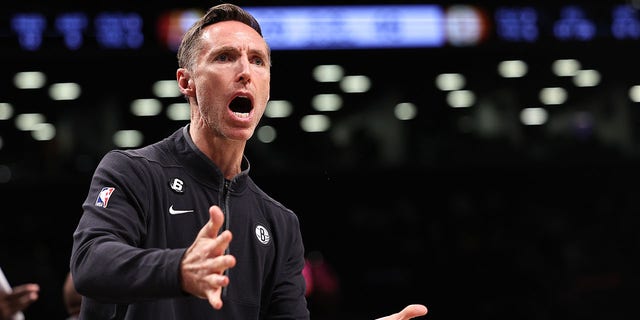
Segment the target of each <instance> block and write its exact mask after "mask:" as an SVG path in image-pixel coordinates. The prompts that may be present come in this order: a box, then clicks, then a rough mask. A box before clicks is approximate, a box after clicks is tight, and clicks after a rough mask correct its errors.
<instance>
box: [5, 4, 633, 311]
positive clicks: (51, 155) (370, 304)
mask: <svg viewBox="0 0 640 320" xmlns="http://www.w3.org/2000/svg"><path fill="white" fill-rule="evenodd" d="M56 3H57V6H55V7H54V6H51V5H49V4H47V3H46V2H42V3H41V2H33V1H26V2H23V1H21V2H19V3H11V4H7V6H8V8H9V9H8V10H7V11H6V12H5V13H3V17H7V16H8V14H10V13H11V12H17V11H21V10H24V9H25V8H28V9H30V10H52V11H54V12H55V11H64V10H67V9H70V8H74V9H77V8H80V9H83V10H88V11H90V10H98V9H100V8H122V9H123V10H125V9H130V10H136V11H138V12H147V13H148V14H149V15H150V16H152V15H153V14H155V13H157V12H158V11H160V10H161V9H166V8H170V7H187V6H188V5H187V3H185V2H182V1H181V2H171V1H167V2H163V3H162V4H158V3H157V2H154V3H153V4H151V3H149V2H140V1H128V2H124V1H122V2H120V1H116V2H110V1H103V2H99V1H98V2H95V3H93V4H92V7H87V5H86V4H85V3H84V2H74V1H62V2H56ZM188 3H189V5H192V6H199V7H203V8H204V7H208V6H209V5H210V4H211V3H212V2H204V1H190V2H188ZM236 3H237V4H239V5H243V6H249V5H266V3H263V2H258V1H255V2H249V1H242V2H236ZM329 3H331V2H322V4H329ZM334 3H335V4H346V3H345V2H334ZM348 3H354V4H374V3H384V2H382V1H349V2H348ZM387 3H394V2H387ZM403 3H407V4H409V3H421V2H419V1H407V2H403ZM429 3H433V4H441V5H451V4H457V3H458V2H454V1H433V2H429ZM467 3H472V4H476V5H478V6H482V7H483V8H486V9H487V10H488V12H492V10H493V9H495V8H496V7H498V6H501V5H507V4H508V5H530V6H534V7H536V8H539V9H541V10H545V12H549V13H551V14H550V16H553V14H554V13H557V11H558V8H560V7H561V6H563V5H565V4H575V3H578V4H580V5H585V6H587V7H589V8H591V11H590V12H591V13H592V14H593V15H594V16H593V17H592V18H593V19H594V20H599V21H606V20H607V19H609V12H607V10H608V9H609V8H610V6H612V5H613V4H614V2H611V3H605V2H604V1H597V2H596V1H592V2H586V1H574V2H570V1H554V2H537V1H536V2H534V1H519V2H513V1H509V2H500V1H489V2H487V1H475V2H473V1H471V2H467ZM618 3H630V4H633V2H624V1H621V2H618ZM269 4H270V5H307V4H308V5H316V4H318V2H313V1H272V2H269ZM549 19H551V18H550V17H549ZM541 23H542V24H544V23H545V22H544V21H542V22H541ZM3 24H5V25H6V23H5V22H3ZM4 28H5V29H7V28H6V27H4ZM603 28H604V29H606V27H603ZM604 29H603V30H604ZM3 30H4V29H3ZM1 36H2V37H1V39H2V40H1V41H2V43H3V49H2V50H0V58H1V59H0V68H1V69H2V74H3V76H2V77H1V78H0V81H2V83H0V94H1V95H0V100H3V101H10V102H11V103H13V104H15V105H16V106H17V107H18V109H19V110H39V111H43V112H45V113H46V114H47V116H48V117H49V118H50V119H51V121H53V122H54V123H56V124H59V125H60V128H65V129H63V130H60V131H59V134H58V136H57V138H56V139H54V140H52V141H46V142H42V141H34V140H33V139H31V138H30V136H29V135H28V134H25V133H23V132H18V131H17V130H16V129H15V127H14V124H13V123H12V122H11V121H10V120H5V121H0V135H1V136H2V149H0V164H2V165H3V169H2V170H6V169H10V170H11V172H12V174H11V178H10V179H9V180H8V181H5V182H4V183H0V205H1V206H2V212H1V217H2V218H1V219H0V266H2V269H3V271H4V272H5V274H6V275H7V277H8V278H9V281H10V282H11V283H12V284H13V285H17V284H21V283H26V282H37V283H39V284H40V285H41V296H40V299H39V300H38V301H37V302H36V303H34V304H33V305H32V306H31V307H30V308H29V309H28V310H26V311H25V314H26V316H27V319H32V320H33V319H64V318H65V317H66V314H65V311H64V308H63V303H62V295H61V293H62V283H63V281H64V277H65V275H66V272H67V271H68V262H69V255H70V247H71V236H72V233H73V230H74V228H75V224H76V223H77V221H78V219H79V217H80V215H81V208H80V205H81V203H82V202H83V201H84V199H85V197H86V192H87V189H88V185H89V180H90V177H91V173H92V170H93V168H94V167H95V165H96V164H97V161H99V159H100V157H101V156H102V155H103V154H104V153H105V152H106V151H107V150H109V149H112V148H114V146H113V144H112V143H111V142H110V135H111V134H112V133H113V131H114V130H115V129H120V128H137V129H140V130H142V131H143V132H144V133H145V143H151V142H153V141H155V140H157V139H160V138H162V137H164V136H165V135H167V134H169V133H171V132H173V131H174V130H176V129H177V128H179V127H181V126H182V125H184V124H185V123H179V122H172V121H169V120H163V119H153V120H149V121H147V120H144V121H141V120H139V119H134V118H133V117H132V116H130V115H128V114H127V110H128V109H127V108H128V101H130V100H131V99H132V98H139V97H145V96H149V95H150V93H149V86H150V84H151V83H153V81H155V80H157V79H159V78H169V79H171V78H174V77H175V67H176V62H175V56H174V53H172V52H167V51H166V50H162V49H160V48H153V47H146V48H145V49H143V50H139V51H101V50H98V49H91V48H87V49H85V50H80V51H79V52H67V51H65V50H64V49H62V48H59V47H58V45H56V43H55V41H54V40H51V39H49V40H47V39H45V44H44V46H43V49H41V50H39V51H38V52H24V51H22V50H20V48H19V47H18V45H17V43H16V41H15V38H13V37H12V36H11V35H10V34H2V35H1ZM639 54H640V46H639V43H638V41H637V40H636V41H616V40H613V39H611V38H610V37H607V36H606V35H601V36H599V37H598V38H597V39H595V40H593V41H588V42H573V41H566V42H560V41H554V40H553V39H551V38H550V37H548V36H547V38H544V37H543V38H541V40H540V41H538V42H536V43H533V44H514V43H505V42H501V41H499V40H498V39H496V37H495V34H491V35H490V37H489V39H488V40H487V41H486V42H485V43H483V44H480V45H478V46H472V47H464V48H460V47H452V46H446V47H442V48H407V49H379V50H316V51H274V52H273V61H274V62H273V68H272V94H271V96H272V99H289V100H291V101H293V102H294V103H295V104H296V105H297V106H299V108H297V109H296V112H297V113H296V114H294V116H293V118H291V119H264V122H263V123H265V124H269V125H272V126H274V127H276V128H277V129H278V130H279V132H278V139H276V140H275V141H274V142H273V143H270V144H263V143H261V142H259V141H257V140H255V139H254V140H252V141H250V143H249V145H248V147H247V156H248V157H249V159H250V161H251V163H252V169H251V170H252V175H253V178H254V179H255V180H256V181H257V183H258V184H259V185H261V186H262V188H263V189H264V190H265V191H267V192H268V193H269V194H271V195H272V196H273V197H274V198H276V199H277V200H279V201H280V202H282V203H283V204H284V205H286V206H287V207H289V208H291V209H293V210H294V211H295V212H296V213H297V214H298V215H299V217H300V221H301V226H302V229H303V230H302V231H303V236H304V239H305V243H306V247H307V250H308V252H309V253H310V254H311V253H320V254H321V255H322V257H323V259H324V261H325V262H327V263H328V264H329V265H330V267H331V268H332V270H333V271H334V272H335V274H336V276H337V278H338V279H339V283H340V287H339V291H338V292H334V294H333V295H332V296H331V297H326V296H322V295H321V292H317V293H316V294H315V295H313V296H311V298H310V307H311V309H312V311H313V314H314V318H327V319H372V318H374V317H377V316H381V315H384V314H389V313H392V312H395V311H397V310H399V309H400V308H402V307H403V306H404V305H406V304H408V303H423V304H425V305H427V306H428V307H429V310H430V311H429V315H428V316H427V317H426V318H428V319H465V318H466V319H471V318H473V319H585V320H586V319H608V320H612V319H629V318H631V317H633V316H634V315H635V310H634V308H633V307H634V306H635V304H636V301H637V300H638V298H639V294H638V289H640V284H639V280H640V279H638V274H637V268H638V261H639V260H638V252H637V251H638V248H640V237H639V236H638V235H637V232H636V229H637V227H638V225H639V223H640V221H639V220H640V215H638V210H639V206H638V194H639V191H640V188H639V187H638V181H639V180H638V178H639V177H640V171H639V170H638V164H637V161H638V156H639V154H638V151H640V148H639V145H638V133H637V128H638V120H639V118H638V114H637V110H636V109H637V108H638V103H634V102H632V101H630V100H629V97H628V96H627V91H628V89H629V88H630V87H631V86H633V85H638V84H640V79H639V76H638V71H640V70H639V64H638V57H639V56H640V55H639ZM511 58H520V59H523V60H526V61H527V62H528V63H529V65H530V69H531V76H529V77H528V78H527V79H518V80H505V79H501V78H499V77H498V76H497V75H496V72H495V65H496V63H497V62H498V61H501V60H505V59H511ZM560 58H577V59H580V60H581V61H582V62H583V64H584V67H585V68H594V69H597V70H599V71H600V72H601V74H602V82H601V84H600V85H599V86H597V87H595V88H575V87H572V86H571V85H570V82H569V81H568V80H558V79H556V78H554V77H553V76H552V75H551V73H550V71H549V68H550V64H551V62H552V61H554V60H555V59H560ZM320 63H337V64H341V65H343V66H344V67H345V70H346V72H347V73H348V74H367V75H368V76H370V78H371V79H372V83H373V85H372V90H371V91H370V92H367V93H363V94H357V95H355V96H351V97H348V98H346V101H345V104H346V105H347V106H348V107H345V108H343V110H341V111H339V112H337V113H335V114H334V115H332V117H333V118H332V120H333V121H334V122H335V123H336V124H342V125H345V124H346V125H348V126H350V127H351V128H354V132H355V133H354V136H353V137H354V138H353V140H352V143H351V144H349V145H346V146H344V145H336V144H335V143H334V141H333V140H332V138H331V135H330V134H329V133H315V134H309V133H304V132H302V131H300V130H299V129H298V126H297V119H299V117H301V116H302V115H303V114H305V113H308V112H309V110H310V108H311V107H310V106H309V100H310V97H311V96H312V95H314V94H317V93H321V92H325V91H330V90H334V89H335V88H332V87H330V85H326V86H322V85H319V84H317V83H314V82H313V81H312V79H311V76H310V73H311V70H312V68H313V67H314V66H315V65H317V64H320ZM31 69H38V70H46V71H47V72H48V73H49V74H50V77H51V78H50V79H49V81H50V82H56V81H77V82H79V83H82V84H83V86H84V88H83V90H84V91H83V95H82V97H81V99H79V100H78V101H76V102H73V103H69V104H66V105H57V104H56V103H52V102H50V101H49V100H48V99H47V98H46V92H44V91H43V92H39V91H36V92H30V93H24V92H20V91H19V90H17V89H15V88H13V85H12V82H11V81H12V80H11V77H12V75H13V74H14V73H15V72H17V71H23V70H31ZM442 72H461V73H464V74H465V75H466V77H467V81H468V83H467V87H469V88H471V89H473V90H474V91H475V92H476V94H477V99H478V100H477V101H478V103H477V105H474V106H472V107H471V108H467V109H464V110H459V109H453V108H450V107H448V106H447V105H446V102H445V94H444V93H442V92H439V91H438V90H436V89H435V87H434V85H433V83H434V80H433V79H434V78H435V76H436V75H437V74H439V73H442ZM550 85H554V86H555V85H562V86H565V87H568V88H569V97H570V98H569V100H568V101H567V102H566V103H565V104H564V105H562V106H553V107H550V108H548V110H549V112H550V120H549V122H548V123H547V124H545V125H542V126H538V127H525V126H524V125H522V124H521V123H519V120H518V118H517V111H518V110H519V109H521V108H523V107H524V106H532V105H540V103H539V102H537V101H536V99H535V97H536V94H537V92H538V91H539V90H540V88H542V87H546V86H550ZM3 101H0V102H3ZM398 101H411V102H413V103H415V104H416V105H417V106H418V116H417V117H416V118H415V119H413V120H411V121H406V122H403V123H402V125H401V126H400V127H398V126H397V125H394V124H393V122H392V121H391V120H390V119H391V114H390V113H388V114H387V118H389V119H387V118H385V117H384V116H383V117H382V119H381V118H380V114H381V113H382V114H385V113H384V110H385V109H384V108H385V103H387V102H388V103H397V102H398ZM481 104H485V105H486V104H489V105H492V106H493V107H494V108H495V110H496V112H497V117H498V119H499V120H500V121H499V122H498V126H497V128H495V130H492V131H490V133H491V134H487V132H483V131H481V130H479V129H476V130H470V131H465V130H462V129H461V128H462V126H461V123H462V122H463V121H468V120H469V119H471V121H472V123H476V124H478V123H480V121H481V119H480V117H481V115H480V113H479V111H478V110H479V105H481ZM21 108H23V109H21ZM584 114H588V115H589V117H588V119H589V121H588V124H587V125H586V126H585V125H583V123H582V122H579V119H582V118H580V117H579V115H584ZM465 119H466V120H465ZM380 128H386V129H384V130H379V129H380ZM388 135H393V138H389V136H388ZM64 139H67V140H64ZM390 150H391V151H390ZM390 153H391V154H390Z"/></svg>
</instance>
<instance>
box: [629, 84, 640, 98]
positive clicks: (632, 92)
mask: <svg viewBox="0 0 640 320" xmlns="http://www.w3.org/2000/svg"><path fill="white" fill-rule="evenodd" d="M629 99H631V101H633V102H640V85H635V86H633V87H631V88H630V89H629Z"/></svg>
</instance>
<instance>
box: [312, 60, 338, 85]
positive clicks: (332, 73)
mask: <svg viewBox="0 0 640 320" xmlns="http://www.w3.org/2000/svg"><path fill="white" fill-rule="evenodd" d="M342 77H344V69H343V68H342V67H341V66H339V65H335V64H326V65H320V66H317V67H315V68H313V78H314V79H315V80H316V81H318V82H338V81H340V80H341V79H342Z"/></svg>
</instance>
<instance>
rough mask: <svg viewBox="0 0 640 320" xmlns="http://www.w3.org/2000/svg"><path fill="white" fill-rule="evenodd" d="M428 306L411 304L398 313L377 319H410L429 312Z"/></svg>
mask: <svg viewBox="0 0 640 320" xmlns="http://www.w3.org/2000/svg"><path fill="white" fill-rule="evenodd" d="M427 311H428V310H427V307H425V306H424V305H421V304H410V305H408V306H406V307H404V309H402V310H401V311H400V312H398V313H394V314H392V315H388V316H386V317H382V318H378V319H376V320H408V319H413V318H416V317H421V316H424V315H426V314H427Z"/></svg>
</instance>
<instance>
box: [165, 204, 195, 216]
mask: <svg viewBox="0 0 640 320" xmlns="http://www.w3.org/2000/svg"><path fill="white" fill-rule="evenodd" d="M189 212H193V210H176V209H174V208H173V205H171V207H169V214H183V213H189Z"/></svg>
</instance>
